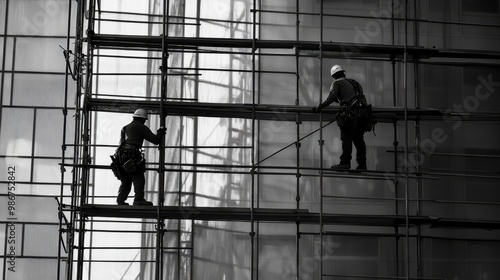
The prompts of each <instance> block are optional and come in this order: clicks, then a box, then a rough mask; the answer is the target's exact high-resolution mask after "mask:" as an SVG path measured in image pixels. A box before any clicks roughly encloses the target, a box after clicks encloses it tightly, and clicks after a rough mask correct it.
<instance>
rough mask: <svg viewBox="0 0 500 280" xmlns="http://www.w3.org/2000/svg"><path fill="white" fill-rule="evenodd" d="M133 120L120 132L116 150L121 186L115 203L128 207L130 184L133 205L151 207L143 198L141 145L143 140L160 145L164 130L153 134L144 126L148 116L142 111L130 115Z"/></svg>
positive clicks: (142, 156) (161, 129) (144, 167)
mask: <svg viewBox="0 0 500 280" xmlns="http://www.w3.org/2000/svg"><path fill="white" fill-rule="evenodd" d="M132 117H133V120H132V122H131V123H129V124H128V125H126V126H124V127H123V128H122V130H121V137H120V147H119V148H118V150H117V155H118V158H119V161H120V163H121V167H122V170H121V171H122V172H120V175H121V176H120V178H119V179H120V180H121V185H120V188H119V190H118V197H117V199H116V202H117V204H118V205H128V203H127V202H125V201H126V200H127V198H128V195H129V193H130V190H131V188H132V183H133V184H134V192H135V198H134V203H133V204H134V205H153V203H151V202H150V201H146V199H145V198H144V185H145V178H144V173H145V171H146V164H145V160H144V155H143V153H142V150H141V149H142V145H143V143H144V140H147V141H149V142H151V143H153V144H156V145H158V144H160V142H161V140H162V137H163V135H164V134H165V132H166V130H167V129H166V128H164V127H162V128H160V129H158V131H157V133H156V134H154V133H153V132H151V130H150V129H149V128H148V127H147V126H146V125H145V123H146V120H147V119H148V114H147V112H146V110H144V109H137V110H136V111H135V112H134V114H133V115H132Z"/></svg>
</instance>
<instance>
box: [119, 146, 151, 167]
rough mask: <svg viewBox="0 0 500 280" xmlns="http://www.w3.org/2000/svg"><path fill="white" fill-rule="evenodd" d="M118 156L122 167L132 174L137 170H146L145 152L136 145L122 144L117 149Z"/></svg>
mask: <svg viewBox="0 0 500 280" xmlns="http://www.w3.org/2000/svg"><path fill="white" fill-rule="evenodd" d="M116 157H117V158H118V160H119V162H120V164H121V167H123V169H125V171H127V173H129V174H132V173H136V172H144V171H145V170H146V161H145V159H144V153H143V152H142V150H141V149H139V148H137V147H136V146H134V145H130V144H122V145H121V146H120V147H118V149H117V150H116Z"/></svg>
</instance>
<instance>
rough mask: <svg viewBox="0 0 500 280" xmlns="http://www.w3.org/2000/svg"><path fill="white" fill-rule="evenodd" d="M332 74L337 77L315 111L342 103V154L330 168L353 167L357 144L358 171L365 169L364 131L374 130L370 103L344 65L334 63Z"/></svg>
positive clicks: (340, 117)
mask: <svg viewBox="0 0 500 280" xmlns="http://www.w3.org/2000/svg"><path fill="white" fill-rule="evenodd" d="M330 75H331V77H332V78H333V79H334V80H333V82H332V84H331V86H330V93H329V94H328V97H327V98H326V99H325V101H323V102H322V103H321V104H319V106H317V107H314V108H313V112H314V113H319V112H321V110H322V109H323V108H324V107H326V106H328V105H330V104H331V103H332V102H335V103H339V105H340V111H339V113H338V115H337V124H338V126H339V128H340V135H341V136H340V139H341V141H342V155H341V156H340V163H339V164H337V165H333V166H332V167H331V168H332V169H333V170H337V171H347V170H349V169H351V159H352V144H353V143H354V146H355V147H356V161H357V163H358V166H357V167H356V170H358V171H363V170H366V169H367V165H366V144H365V140H364V133H365V132H366V131H370V130H371V126H372V124H371V122H369V121H368V117H369V114H370V113H371V105H368V104H367V102H366V97H365V95H364V94H363V88H362V87H361V85H360V84H359V83H358V82H357V81H356V80H354V79H348V78H347V77H346V75H345V70H344V69H343V68H342V66H340V65H334V66H333V67H332V68H331V70H330Z"/></svg>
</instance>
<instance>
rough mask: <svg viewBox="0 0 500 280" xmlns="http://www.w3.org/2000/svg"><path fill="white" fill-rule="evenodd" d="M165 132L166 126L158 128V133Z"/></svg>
mask: <svg viewBox="0 0 500 280" xmlns="http://www.w3.org/2000/svg"><path fill="white" fill-rule="evenodd" d="M165 132H167V128H166V127H163V126H162V127H160V128H158V134H165Z"/></svg>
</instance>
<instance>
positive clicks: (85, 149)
mask: <svg viewBox="0 0 500 280" xmlns="http://www.w3.org/2000/svg"><path fill="white" fill-rule="evenodd" d="M82 2H83V4H82V6H81V8H85V3H86V1H82ZM88 3H89V7H88V14H89V17H88V21H87V22H88V25H87V37H91V35H92V33H93V32H94V14H95V0H90V1H89V2H88ZM92 50H93V46H92V44H91V42H89V41H87V56H86V60H85V66H86V68H85V70H86V72H85V84H84V86H83V88H84V92H83V100H82V109H81V116H80V118H81V122H83V124H82V127H81V138H82V144H83V146H82V159H81V160H82V165H83V166H82V168H81V171H82V172H81V188H80V197H79V203H78V205H79V206H82V205H84V204H86V203H87V199H88V197H87V196H88V192H89V185H90V184H89V183H90V182H89V178H90V168H89V167H88V165H89V164H90V163H91V158H90V153H89V147H90V137H91V136H90V122H91V116H90V110H89V107H88V104H87V100H88V99H89V98H90V95H91V92H92V71H93V67H92V65H93V56H92ZM77 102H80V101H77ZM84 215H85V214H84V212H83V211H80V212H79V216H80V221H79V226H78V245H77V251H78V260H77V275H76V277H77V280H82V279H83V262H84V258H85V254H84V252H85V250H84V247H85V219H83V216H84ZM89 273H90V271H89Z"/></svg>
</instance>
